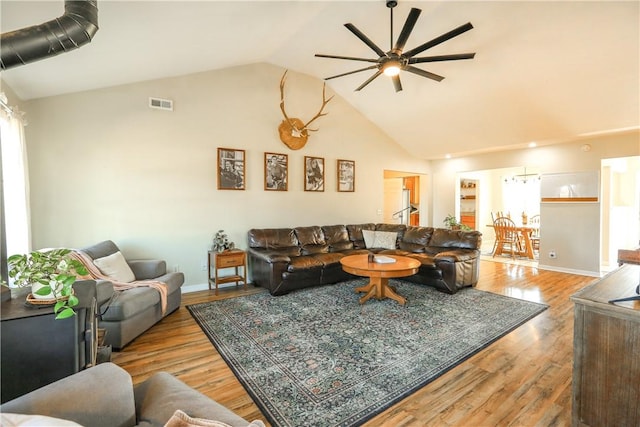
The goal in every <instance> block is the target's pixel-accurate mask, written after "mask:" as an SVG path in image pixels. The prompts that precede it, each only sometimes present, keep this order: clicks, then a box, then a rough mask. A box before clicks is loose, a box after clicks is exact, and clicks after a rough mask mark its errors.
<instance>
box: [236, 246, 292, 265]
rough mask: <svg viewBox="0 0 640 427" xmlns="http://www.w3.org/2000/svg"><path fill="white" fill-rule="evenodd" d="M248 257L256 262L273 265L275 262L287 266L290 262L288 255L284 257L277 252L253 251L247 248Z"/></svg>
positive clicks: (266, 250)
mask: <svg viewBox="0 0 640 427" xmlns="http://www.w3.org/2000/svg"><path fill="white" fill-rule="evenodd" d="M247 252H249V255H250V256H251V257H253V258H254V259H255V260H257V261H264V262H266V263H269V264H273V263H276V262H284V263H287V264H289V263H290V262H291V257H290V256H289V255H285V254H283V253H281V252H278V251H270V250H268V249H260V250H258V249H253V248H249V249H248V250H247Z"/></svg>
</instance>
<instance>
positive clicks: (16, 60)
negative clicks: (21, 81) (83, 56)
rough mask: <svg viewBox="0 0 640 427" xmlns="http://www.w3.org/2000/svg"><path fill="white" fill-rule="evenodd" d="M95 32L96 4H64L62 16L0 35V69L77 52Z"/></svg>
mask: <svg viewBox="0 0 640 427" xmlns="http://www.w3.org/2000/svg"><path fill="white" fill-rule="evenodd" d="M97 31H98V1H97V0H86V1H85V0H82V1H70V0H67V1H65V2H64V15H62V16H61V17H59V18H56V19H53V20H51V21H48V22H45V23H44V24H40V25H34V26H31V27H27V28H22V29H20V30H15V31H10V32H8V33H4V34H2V35H0V68H1V69H2V70H6V69H9V68H12V67H16V66H18V65H24V64H27V63H29V62H33V61H38V60H40V59H44V58H48V57H50V56H54V55H58V54H60V53H63V52H67V51H70V50H73V49H77V48H79V47H80V46H83V45H85V44H87V43H89V42H91V39H92V38H93V36H94V35H95V33H96V32H97Z"/></svg>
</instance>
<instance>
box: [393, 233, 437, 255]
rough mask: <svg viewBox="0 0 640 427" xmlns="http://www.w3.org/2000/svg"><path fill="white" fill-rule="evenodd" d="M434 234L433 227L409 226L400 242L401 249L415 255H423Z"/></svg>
mask: <svg viewBox="0 0 640 427" xmlns="http://www.w3.org/2000/svg"><path fill="white" fill-rule="evenodd" d="M432 234H433V228H432V227H415V226H409V227H407V230H406V231H405V232H404V235H403V237H402V240H401V241H400V244H399V246H400V249H403V250H405V251H408V252H413V253H422V252H424V251H425V248H426V246H427V245H428V244H429V240H430V239H431V235H432Z"/></svg>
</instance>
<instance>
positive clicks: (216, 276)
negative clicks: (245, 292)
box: [207, 249, 247, 295]
mask: <svg viewBox="0 0 640 427" xmlns="http://www.w3.org/2000/svg"><path fill="white" fill-rule="evenodd" d="M207 261H208V263H207V264H208V265H207V267H208V269H207V271H208V272H209V273H208V276H209V289H210V290H211V285H213V284H215V286H216V288H215V289H216V295H218V285H220V284H223V283H231V282H235V284H236V286H238V283H239V282H243V283H244V287H245V289H246V288H247V253H246V252H245V251H243V250H241V249H232V250H228V251H223V252H216V251H209V256H208V257H207ZM240 267H242V275H240V271H239V270H238V269H239V268H240ZM225 268H235V274H231V275H226V276H221V275H220V270H221V269H225ZM212 269H213V277H211V271H212Z"/></svg>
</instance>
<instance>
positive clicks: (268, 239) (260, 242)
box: [248, 228, 300, 256]
mask: <svg viewBox="0 0 640 427" xmlns="http://www.w3.org/2000/svg"><path fill="white" fill-rule="evenodd" d="M248 238H249V247H250V248H258V249H273V250H275V251H277V252H278V253H280V254H282V255H287V256H298V255H300V248H299V247H298V238H297V237H296V234H295V232H294V231H293V228H263V229H257V228H254V229H251V230H249V232H248Z"/></svg>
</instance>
